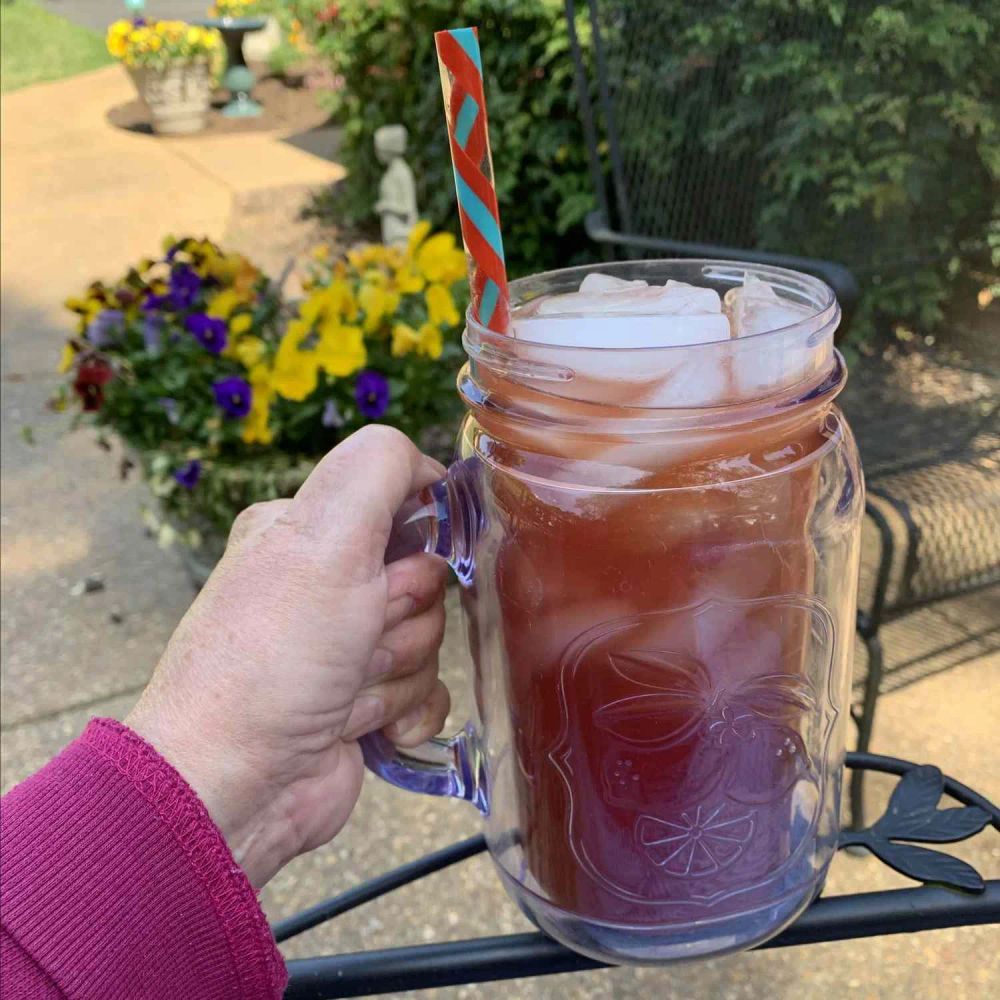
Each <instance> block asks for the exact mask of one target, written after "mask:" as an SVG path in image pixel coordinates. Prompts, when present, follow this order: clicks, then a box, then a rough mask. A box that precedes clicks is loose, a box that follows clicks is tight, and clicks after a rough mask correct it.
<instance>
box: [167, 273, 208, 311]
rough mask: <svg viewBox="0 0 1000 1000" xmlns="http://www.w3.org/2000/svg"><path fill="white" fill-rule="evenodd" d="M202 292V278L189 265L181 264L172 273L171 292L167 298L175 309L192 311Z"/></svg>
mask: <svg viewBox="0 0 1000 1000" xmlns="http://www.w3.org/2000/svg"><path fill="white" fill-rule="evenodd" d="M200 291H201V278H199V277H198V272H197V271H195V270H194V269H193V268H190V267H188V266H187V264H181V266H180V267H175V268H174V269H173V270H172V271H171V272H170V292H169V294H168V295H167V298H168V300H169V301H170V304H171V305H172V306H173V307H174V309H190V308H191V306H193V305H194V300H195V299H196V298H197V297H198V293H199V292H200Z"/></svg>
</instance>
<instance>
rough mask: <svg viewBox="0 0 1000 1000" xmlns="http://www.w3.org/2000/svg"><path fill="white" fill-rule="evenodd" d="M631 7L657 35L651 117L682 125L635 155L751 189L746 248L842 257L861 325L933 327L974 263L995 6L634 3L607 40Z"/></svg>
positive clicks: (983, 261) (874, 0)
mask: <svg viewBox="0 0 1000 1000" xmlns="http://www.w3.org/2000/svg"><path fill="white" fill-rule="evenodd" d="M633 17H634V18H637V19H642V21H643V23H644V30H645V31H647V32H648V33H650V34H651V36H652V37H655V38H658V39H662V40H663V41H664V48H663V50H662V51H661V52H659V53H658V54H657V55H656V56H655V58H654V59H652V60H650V61H649V62H648V63H647V66H648V68H649V71H650V75H651V76H652V75H654V73H655V74H656V75H658V76H659V77H660V78H661V80H665V81H668V82H667V83H666V84H663V83H661V84H660V86H661V87H664V88H665V89H669V90H670V92H671V102H670V103H669V104H667V103H666V102H664V103H665V105H666V106H665V107H664V116H665V117H666V118H669V119H671V120H672V121H673V122H678V121H679V122H682V123H683V127H681V128H679V129H678V128H675V129H666V128H664V129H662V130H658V132H657V134H656V135H648V134H647V135H646V136H643V137H639V140H638V141H639V142H640V143H644V145H645V147H646V148H645V150H644V153H645V156H646V158H647V160H648V161H649V162H652V163H655V165H656V168H657V169H658V170H659V172H660V176H662V177H664V178H669V177H670V176H671V175H674V176H676V175H678V174H683V173H684V172H685V171H690V170H691V169H700V170H707V169H710V168H715V169H721V170H723V171H725V170H727V169H729V170H730V171H735V176H736V177H737V179H739V180H742V181H743V183H746V184H749V185H751V186H755V185H759V188H758V190H759V195H758V199H757V202H756V205H755V208H754V219H753V234H754V235H755V236H756V239H757V241H758V243H759V245H761V246H763V247H766V248H769V249H774V250H784V251H791V252H796V253H801V254H806V255H810V256H817V257H827V258H831V259H835V260H836V259H839V260H842V261H844V262H845V263H847V264H848V265H850V266H851V267H853V268H854V269H855V270H856V272H857V273H858V277H859V279H860V281H861V284H862V288H863V289H864V291H865V293H866V294H865V300H864V302H863V303H862V310H861V314H860V316H859V317H858V326H859V329H860V330H861V331H862V332H864V331H865V330H867V329H871V327H872V325H873V321H874V320H876V319H878V318H884V319H889V320H907V321H913V322H916V323H918V324H920V325H921V326H922V327H923V328H924V329H928V328H930V327H932V326H934V325H935V324H936V323H937V322H939V321H940V319H941V318H942V307H943V306H944V305H945V303H946V301H947V299H948V297H949V294H950V293H951V292H952V290H953V289H954V288H955V287H956V283H958V282H961V281H962V279H963V278H964V277H966V276H967V275H968V274H969V272H970V270H972V269H975V268H976V267H983V266H987V265H988V264H989V252H988V245H987V232H988V228H989V225H990V219H991V216H994V215H995V209H994V204H993V196H992V192H993V191H994V189H995V184H996V182H997V181H998V180H1000V119H998V109H997V105H996V95H997V90H996V68H995V66H994V61H995V56H994V55H993V53H992V51H991V49H992V47H991V38H995V37H996V32H997V30H998V29H1000V6H998V5H997V4H996V3H995V2H993V0H971V2H970V0H961V2H957V0H951V2H949V0H882V2H879V0H856V2H851V3H848V2H846V0H738V2H735V3H734V2H732V0H708V2H706V3H703V4H701V5H700V6H699V8H698V16H697V17H696V18H695V17H692V16H691V13H690V8H689V7H687V6H686V5H682V4H678V3H665V4H660V5H657V7H656V11H655V15H652V14H651V11H650V9H648V8H644V7H643V5H634V6H630V7H628V12H627V14H626V15H625V22H624V23H622V24H620V25H619V30H620V31H621V32H622V34H623V35H626V34H627V33H628V32H629V29H630V25H629V23H628V21H629V19H631V18H633ZM720 67H722V68H723V69H722V72H723V76H722V78H721V81H720V77H719V73H720V69H719V68H720ZM727 72H728V76H727V75H726V73H727ZM651 86H654V87H655V86H656V82H655V81H652V82H651ZM720 90H721V91H722V92H723V93H724V94H725V95H726V96H725V98H723V99H720V98H719V96H718V95H719V92H720ZM710 95H711V96H710ZM758 150H759V152H757V151H758ZM748 152H749V153H750V157H751V162H752V166H751V167H750V168H749V169H748V168H747V166H746V163H747V160H746V159H745V158H746V156H747V153H748ZM741 157H742V158H744V159H743V160H742V162H741ZM748 175H749V176H748ZM725 207H726V206H725V204H724V203H723V204H722V206H721V208H722V210H723V211H724V210H725ZM710 212H711V209H710V208H709V207H702V209H701V210H700V211H698V212H696V213H694V216H693V220H692V225H693V227H694V228H695V229H697V227H698V226H699V225H704V223H705V222H706V221H707V216H708V215H709V213H710ZM676 235H678V236H681V237H682V238H693V236H694V234H692V233H684V234H676Z"/></svg>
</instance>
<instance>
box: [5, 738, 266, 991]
mask: <svg viewBox="0 0 1000 1000" xmlns="http://www.w3.org/2000/svg"><path fill="white" fill-rule="evenodd" d="M0 849H2V859H0V864H2V871H0V925H2V928H0V929H2V933H0V995H2V997H3V1000H20V998H22V997H23V998H25V1000H27V998H29V997H30V998H32V1000H36V998H49V997H53V998H61V997H67V998H71V1000H91V998H93V1000H97V998H101V1000H168V998H169V1000H175V998H181V997H184V998H188V997H190V998H192V1000H193V998H195V997H197V998H198V1000H215V998H220V1000H221V998H227V1000H229V998H232V1000H259V998H267V1000H271V998H275V997H280V996H281V994H282V991H283V990H284V986H285V980H286V973H285V967H284V963H283V962H282V960H281V955H280V954H279V952H278V949H277V948H276V946H275V944H274V939H273V937H272V936H271V932H270V929H269V928H268V925H267V922H266V920H265V918H264V914H263V913H262V911H261V909H260V906H259V905H258V903H257V898H256V896H255V894H254V891H253V888H252V887H251V885H250V883H249V881H248V880H247V878H246V876H245V875H244V874H243V871H242V870H241V869H240V867H239V866H238V865H237V864H236V862H235V861H234V860H233V856H232V854H231V853H230V851H229V848H228V847H227V846H226V843H225V841H224V840H223V838H222V835H221V834H220V833H219V831H218V829H217V828H216V826H215V824H214V823H213V822H212V820H211V819H210V818H209V815H208V812H207V810H206V809H205V807H204V806H203V805H202V803H201V801H200V800H199V799H198V797H197V796H196V795H195V793H194V792H193V791H192V790H191V788H190V786H189V785H188V784H187V782H185V781H184V779H183V778H182V777H181V776H180V775H179V774H178V773H177V772H176V771H175V770H174V769H173V768H172V767H171V766H170V765H169V764H168V763H167V762H166V761H165V760H164V759H163V758H162V757H160V756H159V754H157V753H156V751H155V750H153V748H152V747H151V746H150V745H149V744H148V743H146V742H145V741H144V740H142V739H141V738H140V737H139V736H137V735H136V734H135V733H133V732H132V731H131V730H130V729H128V728H127V727H126V726H123V725H121V724H120V723H118V722H114V721H112V720H110V719H95V720H93V721H92V722H91V723H90V725H89V726H88V727H87V729H86V730H85V731H84V733H83V735H82V736H81V737H80V738H79V739H78V740H76V741H75V742H73V743H71V744H70V745H69V746H68V747H67V748H66V749H65V750H64V751H63V752H62V753H61V754H59V756H58V757H56V758H55V759H54V760H52V761H50V763H49V764H47V765H46V766H45V767H44V768H42V770H41V771H39V772H38V773H37V774H35V775H33V776H32V777H30V778H28V779H27V781H24V782H23V783H22V784H20V785H18V786H16V787H15V788H14V789H12V790H11V791H10V792H9V793H8V794H7V795H6V796H5V797H4V798H3V800H2V803H0Z"/></svg>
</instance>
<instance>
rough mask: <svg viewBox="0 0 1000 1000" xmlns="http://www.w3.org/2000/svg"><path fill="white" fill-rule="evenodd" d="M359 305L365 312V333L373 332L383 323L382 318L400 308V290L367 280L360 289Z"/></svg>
mask: <svg viewBox="0 0 1000 1000" xmlns="http://www.w3.org/2000/svg"><path fill="white" fill-rule="evenodd" d="M358 305H360V306H361V308H362V309H363V310H364V313H365V323H364V326H365V333H372V332H374V331H375V330H377V329H378V328H379V327H380V326H381V325H382V320H383V319H384V318H385V317H387V316H392V315H393V314H394V313H395V312H396V310H397V309H398V308H399V292H395V291H392V290H390V289H388V288H386V287H385V286H384V285H383V284H381V283H376V282H373V281H366V282H365V283H364V284H363V285H362V286H361V288H360V290H359V291H358Z"/></svg>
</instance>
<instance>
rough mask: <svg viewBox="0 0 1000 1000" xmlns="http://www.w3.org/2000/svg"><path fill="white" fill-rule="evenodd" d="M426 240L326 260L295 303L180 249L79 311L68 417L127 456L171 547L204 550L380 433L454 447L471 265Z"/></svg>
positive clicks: (440, 240)
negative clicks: (113, 440) (363, 434)
mask: <svg viewBox="0 0 1000 1000" xmlns="http://www.w3.org/2000/svg"><path fill="white" fill-rule="evenodd" d="M428 230H429V227H428V226H427V224H426V223H423V224H420V225H418V226H417V227H416V228H415V229H414V232H413V234H412V235H411V238H410V243H409V246H408V247H407V248H406V249H396V248H391V247H384V246H378V245H374V246H364V247H359V248H357V249H356V250H352V251H350V252H349V253H348V254H347V256H346V258H345V259H332V258H331V256H330V254H329V252H328V251H327V249H326V248H324V247H319V248H317V250H316V251H314V252H313V254H312V255H311V258H310V261H309V264H308V276H307V278H306V281H305V285H306V292H307V294H306V296H305V298H304V299H303V300H302V301H300V302H297V303H289V302H287V301H286V299H285V297H284V295H283V292H282V289H281V288H280V287H279V286H278V284H277V283H276V282H275V281H273V280H272V279H270V278H269V277H268V276H267V275H265V274H263V273H262V272H261V271H260V270H259V269H258V268H257V267H255V266H254V265H253V264H252V263H251V262H250V261H249V260H247V258H245V257H244V256H242V255H240V254H236V253H229V252H226V251H225V250H223V249H222V248H221V247H219V246H217V245H216V244H214V243H212V242H211V241H209V240H203V239H193V238H185V239H180V240H175V239H172V238H170V239H167V240H166V241H165V244H164V254H163V256H161V257H158V258H156V259H147V260H143V261H140V262H139V263H138V264H137V265H136V266H135V267H133V268H130V269H129V271H128V272H127V273H126V274H125V275H123V276H122V277H121V278H120V279H119V280H118V281H115V282H113V283H111V284H105V283H103V282H94V283H93V284H91V285H90V286H89V287H88V288H87V289H86V290H85V292H84V293H83V295H81V296H80V297H78V298H73V299H70V300H68V301H67V303H66V305H67V307H68V308H69V309H70V310H71V311H72V312H73V313H74V314H75V316H76V329H75V331H74V332H73V334H72V336H71V337H70V338H69V339H68V341H67V343H66V346H65V349H64V352H63V358H62V364H61V370H62V371H63V372H64V373H65V374H66V376H67V383H66V385H65V386H64V388H63V390H62V392H61V393H60V395H59V396H58V397H57V400H56V404H57V405H58V406H59V407H65V406H68V405H70V404H73V405H75V406H76V407H78V409H79V411H80V419H82V420H84V421H86V422H88V423H91V424H93V425H95V426H97V427H98V428H101V429H102V430H106V431H110V432H112V433H114V434H117V435H118V436H119V437H120V438H121V439H122V440H123V441H124V442H125V443H126V444H127V445H128V446H129V448H130V449H131V451H132V452H134V453H135V455H136V456H138V460H139V462H140V463H141V466H142V469H143V471H144V473H145V475H146V476H147V478H148V480H149V483H150V486H151V487H152V490H153V493H154V495H155V496H156V497H157V498H158V500H159V503H160V505H161V508H162V511H161V514H162V517H158V518H157V524H156V527H157V530H158V531H160V533H161V539H162V540H165V541H168V540H170V539H171V538H173V537H175V536H177V535H178V534H179V535H180V536H181V537H182V539H183V540H184V541H187V542H188V543H189V544H192V545H197V544H198V543H199V542H200V540H201V539H202V538H204V537H205V536H206V535H209V534H221V533H224V532H226V531H228V528H229V525H230V524H231V522H232V520H233V518H234V517H235V515H236V514H237V513H238V512H239V511H240V510H241V509H242V508H243V507H245V506H247V505H248V504H250V503H253V502H255V501H258V500H265V499H271V498H274V497H278V496H286V495H290V494H291V493H293V492H294V490H295V489H296V488H297V486H298V485H299V484H300V483H301V481H302V479H303V478H304V475H305V474H306V473H307V471H308V469H309V468H310V467H311V465H312V463H313V462H314V461H315V459H316V458H318V457H319V456H320V455H322V454H323V453H324V452H325V451H327V450H328V449H329V448H331V447H333V446H334V445H335V444H336V443H337V442H338V441H339V440H341V439H342V438H343V437H345V436H346V435H347V434H350V433H351V432H352V431H354V430H356V429H357V428H359V427H361V426H362V425H363V424H365V423H368V422H370V421H375V420H377V421H381V422H384V423H388V424H391V425H392V426H395V427H397V428H399V429H400V430H402V431H404V432H405V433H407V434H409V435H410V436H411V437H413V438H414V439H416V440H418V441H420V440H421V439H426V438H427V437H428V435H434V434H435V432H437V433H438V435H439V436H445V437H447V436H450V435H442V434H441V432H440V429H441V428H442V427H443V426H445V425H448V426H449V427H450V425H451V424H452V422H453V421H454V420H455V419H456V417H457V411H458V404H457V400H456V395H455V392H454V388H453V384H454V376H455V371H456V369H457V367H458V365H459V363H460V359H461V357H462V351H461V346H460V342H459V333H460V322H461V311H460V305H461V303H460V302H458V301H456V294H457V287H456V286H458V287H464V284H463V282H464V277H465V259H464V255H463V253H462V251H461V250H460V249H459V248H458V247H457V246H456V245H455V241H454V239H453V237H452V236H451V235H450V234H445V233H439V234H436V235H430V234H429V232H428Z"/></svg>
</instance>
